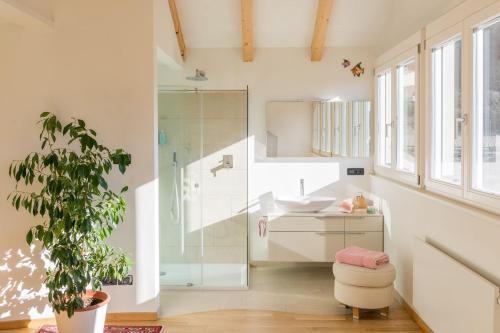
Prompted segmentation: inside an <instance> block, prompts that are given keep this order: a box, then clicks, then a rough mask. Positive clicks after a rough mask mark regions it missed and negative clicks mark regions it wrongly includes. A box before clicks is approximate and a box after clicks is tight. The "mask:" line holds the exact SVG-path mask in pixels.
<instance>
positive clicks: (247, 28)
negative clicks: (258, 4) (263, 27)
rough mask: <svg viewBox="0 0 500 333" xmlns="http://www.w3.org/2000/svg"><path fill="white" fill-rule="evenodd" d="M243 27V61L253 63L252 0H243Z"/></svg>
mask: <svg viewBox="0 0 500 333" xmlns="http://www.w3.org/2000/svg"><path fill="white" fill-rule="evenodd" d="M241 27H242V33H243V61H245V62H250V61H253V26H252V0H241Z"/></svg>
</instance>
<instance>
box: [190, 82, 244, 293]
mask: <svg viewBox="0 0 500 333" xmlns="http://www.w3.org/2000/svg"><path fill="white" fill-rule="evenodd" d="M200 94H201V98H202V108H203V153H202V155H203V157H202V160H201V164H202V173H203V178H202V184H201V186H202V197H203V203H202V206H203V215H202V217H203V218H202V220H203V242H202V244H203V247H202V250H203V252H202V262H203V265H202V269H203V285H204V286H207V287H243V286H246V285H247V220H248V211H247V202H248V199H247V195H248V194H247V193H248V191H247V174H248V167H247V165H248V163H247V156H248V140H247V102H246V101H247V95H246V91H203V92H201V93H200ZM228 157H230V158H231V161H232V165H231V166H228V165H226V164H225V162H224V164H223V161H225V160H227V158H228Z"/></svg>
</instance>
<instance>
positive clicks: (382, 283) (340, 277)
mask: <svg viewBox="0 0 500 333" xmlns="http://www.w3.org/2000/svg"><path fill="white" fill-rule="evenodd" d="M332 270H333V275H334V276H335V280H337V281H340V282H342V283H343V284H348V285H351V286H358V287H373V288H376V287H387V286H390V285H392V283H393V282H394V279H395V278H396V269H395V268H394V266H393V265H392V264H390V263H388V264H385V265H382V266H380V267H379V268H377V269H370V268H365V267H359V266H353V265H347V264H341V263H335V264H334V265H333V268H332Z"/></svg>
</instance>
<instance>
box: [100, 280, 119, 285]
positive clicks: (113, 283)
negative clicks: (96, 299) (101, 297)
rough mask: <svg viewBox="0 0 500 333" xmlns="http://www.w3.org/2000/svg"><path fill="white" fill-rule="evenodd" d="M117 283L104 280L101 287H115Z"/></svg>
mask: <svg viewBox="0 0 500 333" xmlns="http://www.w3.org/2000/svg"><path fill="white" fill-rule="evenodd" d="M117 284H118V281H117V280H116V279H105V280H103V281H102V285H103V286H116V285H117Z"/></svg>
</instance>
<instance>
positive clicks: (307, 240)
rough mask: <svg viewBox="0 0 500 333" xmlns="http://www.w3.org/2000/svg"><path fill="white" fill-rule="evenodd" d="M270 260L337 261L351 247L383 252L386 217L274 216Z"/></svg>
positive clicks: (269, 240) (269, 238)
mask: <svg viewBox="0 0 500 333" xmlns="http://www.w3.org/2000/svg"><path fill="white" fill-rule="evenodd" d="M269 220H270V221H269V222H268V230H269V236H268V260H269V261H288V262H333V261H334V260H335V253H336V252H337V251H339V250H341V249H343V248H345V247H347V246H352V245H356V246H360V247H364V248H367V249H370V250H377V251H382V250H383V248H384V245H383V244H384V231H383V229H384V223H383V217H382V215H371V216H366V215H362V216H356V215H345V216H342V215H341V216H296V215H284V216H279V217H270V218H269Z"/></svg>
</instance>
